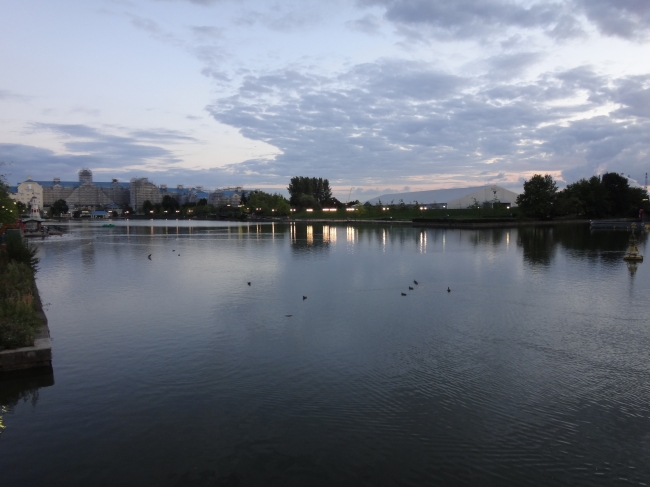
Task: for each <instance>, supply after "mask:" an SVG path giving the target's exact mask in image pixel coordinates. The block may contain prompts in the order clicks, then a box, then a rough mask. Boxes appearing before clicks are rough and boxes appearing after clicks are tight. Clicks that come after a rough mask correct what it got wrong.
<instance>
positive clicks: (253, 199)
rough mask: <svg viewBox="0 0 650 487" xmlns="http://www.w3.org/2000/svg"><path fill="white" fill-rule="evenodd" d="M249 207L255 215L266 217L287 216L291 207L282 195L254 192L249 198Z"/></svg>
mask: <svg viewBox="0 0 650 487" xmlns="http://www.w3.org/2000/svg"><path fill="white" fill-rule="evenodd" d="M248 206H249V207H250V208H251V211H252V212H253V213H256V214H259V215H265V216H286V215H288V214H289V213H290V211H291V207H290V206H289V202H288V201H287V199H286V198H285V197H284V196H282V195H281V194H278V193H274V194H270V193H266V192H264V191H253V192H251V193H250V195H249V198H248Z"/></svg>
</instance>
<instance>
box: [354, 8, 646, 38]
mask: <svg viewBox="0 0 650 487" xmlns="http://www.w3.org/2000/svg"><path fill="white" fill-rule="evenodd" d="M357 3H358V4H359V5H360V6H362V7H382V8H383V9H384V12H385V13H384V17H385V19H386V20H388V21H389V22H392V23H393V24H395V25H396V27H397V31H398V32H399V33H401V34H402V35H404V36H406V37H408V38H410V39H412V40H423V39H426V38H427V36H430V37H434V38H437V39H486V38H490V37H494V36H502V35H504V34H507V33H508V31H509V29H511V28H512V29H541V30H543V31H544V32H546V34H547V35H549V36H550V37H552V38H555V39H557V40H563V39H568V38H573V37H582V36H584V35H586V34H585V30H584V28H583V26H582V18H583V16H584V18H586V20H587V21H588V22H591V23H592V24H593V25H595V26H596V28H597V29H598V30H599V31H600V32H601V33H603V34H605V35H609V36H617V37H622V38H626V39H645V38H647V37H648V33H649V32H650V4H648V2H647V1H646V0H564V1H550V0H538V1H532V2H513V1H506V0H457V1H454V2H449V1H445V0H359V1H358V2H357ZM423 29H424V30H423Z"/></svg>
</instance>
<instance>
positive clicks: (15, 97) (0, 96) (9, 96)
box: [0, 90, 30, 102]
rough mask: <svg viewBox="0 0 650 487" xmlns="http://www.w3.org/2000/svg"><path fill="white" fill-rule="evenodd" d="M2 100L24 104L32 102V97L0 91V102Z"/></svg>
mask: <svg viewBox="0 0 650 487" xmlns="http://www.w3.org/2000/svg"><path fill="white" fill-rule="evenodd" d="M2 100H7V101H20V102H24V101H28V100H30V97H29V96H25V95H21V94H20V93H16V92H13V91H10V90H0V101H2Z"/></svg>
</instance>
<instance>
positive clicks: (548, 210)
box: [517, 174, 557, 218]
mask: <svg viewBox="0 0 650 487" xmlns="http://www.w3.org/2000/svg"><path fill="white" fill-rule="evenodd" d="M556 198H557V185H556V184H555V181H553V177H552V176H551V175H550V174H546V175H544V176H542V175H541V174H535V175H534V176H533V177H532V178H530V179H529V180H528V181H526V182H524V192H523V193H522V194H520V195H519V196H517V205H519V208H521V211H523V212H524V213H525V214H526V215H529V216H532V217H534V218H551V217H552V216H553V204H554V203H555V200H556Z"/></svg>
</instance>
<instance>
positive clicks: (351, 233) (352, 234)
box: [347, 227, 357, 244]
mask: <svg viewBox="0 0 650 487" xmlns="http://www.w3.org/2000/svg"><path fill="white" fill-rule="evenodd" d="M347 237H348V243H352V244H353V243H354V241H355V239H356V237H357V229H356V228H354V227H348V229H347Z"/></svg>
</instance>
